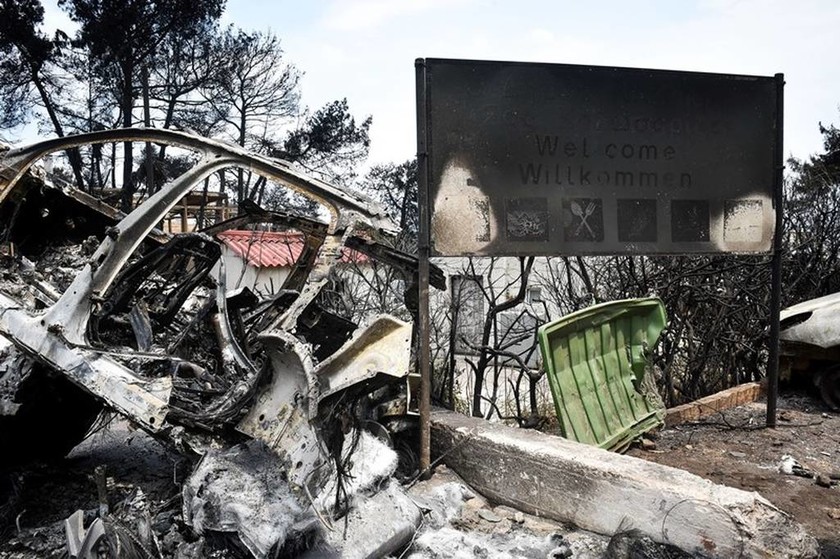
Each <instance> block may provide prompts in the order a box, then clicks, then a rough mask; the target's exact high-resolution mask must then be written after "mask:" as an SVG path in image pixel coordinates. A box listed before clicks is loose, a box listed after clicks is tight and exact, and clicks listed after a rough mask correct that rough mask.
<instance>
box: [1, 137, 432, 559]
mask: <svg viewBox="0 0 840 559" xmlns="http://www.w3.org/2000/svg"><path fill="white" fill-rule="evenodd" d="M124 141H138V142H154V143H156V144H160V145H167V146H175V147H177V148H180V149H184V150H186V151H188V152H189V153H191V154H192V158H193V161H194V165H193V166H192V167H191V168H190V169H189V170H187V171H186V172H184V173H182V174H181V175H180V176H179V177H177V178H175V179H174V180H172V181H170V182H169V183H168V184H166V185H164V186H163V187H161V188H160V189H159V190H158V191H157V192H154V193H150V195H149V197H148V198H147V199H146V200H145V201H143V202H142V203H140V204H138V205H137V206H136V208H135V209H133V211H131V212H130V213H128V215H125V216H122V215H121V214H120V212H118V211H117V210H115V209H114V208H112V207H110V206H108V205H106V204H104V203H103V202H102V201H100V200H98V199H95V198H93V197H91V196H89V195H88V194H86V193H84V192H81V191H79V190H77V189H74V188H73V187H70V186H67V185H63V186H59V185H58V184H57V183H53V182H51V180H50V178H49V177H48V176H46V175H45V174H44V172H43V169H41V168H39V167H38V166H37V165H36V162H38V161H39V160H41V159H42V158H43V157H44V156H45V155H47V154H50V153H55V152H62V151H64V150H68V149H72V148H75V147H79V146H89V145H98V144H102V143H106V142H124ZM226 168H229V169H237V170H238V169H244V170H247V171H248V172H251V173H255V174H256V175H258V176H260V177H265V178H267V179H269V180H272V181H276V182H277V183H280V184H283V185H284V186H286V187H288V188H290V189H292V190H294V191H296V192H298V193H299V194H301V195H303V196H304V197H306V198H308V199H311V200H313V201H315V202H317V203H319V204H321V205H322V206H323V207H325V208H326V209H327V210H328V212H329V221H328V223H324V222H321V221H318V220H316V219H313V218H311V217H306V216H301V215H295V214H293V213H285V212H276V211H266V210H263V209H261V208H260V207H258V206H256V204H249V203H243V204H241V205H240V207H239V211H238V213H237V215H236V216H235V217H232V218H230V219H226V220H218V221H216V222H214V223H212V224H209V225H208V226H206V227H203V228H201V229H199V230H196V231H192V232H182V233H176V234H172V235H168V234H166V233H164V232H163V231H162V230H161V229H160V227H159V226H160V224H161V223H162V221H163V220H164V219H165V217H166V215H167V214H168V212H170V211H171V210H172V209H173V207H175V206H176V204H178V203H179V201H180V200H182V199H183V198H184V197H185V196H186V195H188V194H189V193H190V192H191V191H193V189H195V188H196V187H197V186H198V185H200V184H201V183H202V182H203V181H205V179H207V178H208V177H209V176H211V175H212V174H214V173H217V172H219V171H220V170H223V169H226ZM266 225H267V226H271V227H277V228H281V229H282V228H287V229H294V230H296V231H299V232H301V233H303V235H304V239H305V241H304V249H303V251H302V252H301V255H300V257H299V258H298V260H297V262H296V263H295V265H294V266H293V267H292V269H291V270H290V272H289V274H288V276H287V277H286V278H285V280H284V282H283V285H282V286H281V287H280V289H278V290H277V291H275V292H273V293H271V294H269V295H268V296H266V295H265V294H260V293H255V292H253V291H252V290H249V289H247V288H243V289H235V290H233V289H229V288H228V282H227V281H226V275H225V263H224V259H223V258H221V243H220V241H219V238H218V235H220V234H222V233H224V232H225V231H228V230H233V229H242V228H254V227H255V226H266ZM394 232H395V230H394V227H393V224H392V223H391V222H390V221H389V220H388V219H387V218H386V217H385V215H384V213H383V212H382V211H381V210H380V209H379V208H378V207H377V206H376V205H375V204H374V203H372V202H371V201H369V200H366V199H364V198H363V197H361V196H359V195H356V194H353V193H350V192H348V191H345V190H343V189H340V188H338V187H335V186H332V185H330V184H327V183H325V182H322V181H320V180H317V179H314V178H312V177H309V176H307V175H305V174H303V173H302V172H300V171H299V170H297V169H296V168H295V167H293V166H292V165H291V164H289V163H287V162H284V161H281V160H276V159H271V158H266V157H262V156H258V155H254V154H252V153H249V152H247V151H245V150H242V149H240V148H238V147H236V146H231V145H228V144H225V143H222V142H217V141H213V140H209V139H205V138H202V137H200V136H197V135H194V134H190V133H185V132H176V131H169V130H152V129H124V130H112V131H104V132H96V133H90V134H83V135H79V136H75V137H67V138H61V139H56V140H49V141H45V142H40V143H37V144H34V145H31V146H27V147H21V148H7V149H5V151H3V152H0V260H2V266H0V444H2V448H3V451H2V459H0V461H2V466H3V467H5V468H9V467H14V466H20V465H21V464H26V463H28V462H31V461H34V460H40V459H47V458H53V457H60V456H63V455H64V454H66V453H67V452H68V451H69V450H70V449H71V448H73V446H75V445H76V444H77V443H78V442H79V441H80V440H82V439H83V438H84V436H85V434H86V433H87V432H88V430H89V429H90V427H91V425H93V424H94V422H95V421H96V419H97V417H99V416H100V414H101V413H102V412H103V410H108V411H114V412H117V413H119V414H120V415H122V416H124V417H125V418H127V419H128V420H130V421H131V422H132V423H133V424H135V425H136V426H138V427H140V428H142V429H143V430H145V431H146V432H148V433H150V434H152V435H153V436H154V437H155V438H156V439H158V440H159V441H163V442H164V443H165V444H167V445H169V446H171V447H173V448H177V449H178V450H179V452H181V453H183V454H184V455H185V456H187V457H188V458H190V460H191V463H193V464H194V469H193V470H192V473H191V474H190V476H189V478H188V479H187V480H186V481H185V482H184V483H183V492H182V503H183V504H182V507H183V516H184V521H185V522H186V523H187V524H188V525H189V526H191V527H192V528H193V530H194V531H195V532H196V534H198V535H202V534H205V533H210V532H214V533H223V534H229V535H230V536H231V539H235V540H236V542H237V545H239V546H240V548H241V549H242V550H247V553H249V554H250V555H252V556H254V557H277V556H288V555H290V554H292V553H293V552H292V551H291V550H293V549H300V546H301V545H302V544H300V542H301V541H303V542H311V541H312V540H313V539H315V537H314V536H313V534H319V533H320V534H321V535H322V536H323V537H324V539H327V540H329V543H330V545H332V546H333V547H334V548H335V549H336V550H337V551H338V552H339V553H344V554H345V555H347V553H345V551H347V550H346V549H345V550H342V546H343V545H350V544H346V543H345V542H348V541H353V542H354V543H353V544H352V546H353V547H354V554H362V555H359V556H365V555H364V554H363V553H365V552H364V549H363V548H364V547H365V546H367V547H368V548H369V552H374V551H375V552H376V553H390V552H391V551H393V548H394V546H398V545H401V543H402V541H401V540H400V539H399V538H395V537H394V535H393V534H390V533H388V534H385V533H384V532H382V531H381V530H380V532H379V533H376V532H374V533H367V532H366V533H364V534H362V533H361V532H359V531H361V530H363V529H367V530H370V524H371V518H367V519H365V522H362V523H361V524H364V526H366V527H367V528H361V527H359V528H358V530H357V527H355V525H354V524H353V522H352V518H358V515H356V516H354V515H353V514H351V509H352V508H353V507H356V508H358V507H364V506H365V502H367V501H372V500H376V499H380V501H381V503H380V506H379V507H378V508H376V507H374V510H377V511H379V512H378V514H381V515H383V518H387V519H388V521H389V522H390V523H392V524H394V523H395V522H394V519H395V517H396V516H406V515H405V514H403V513H400V512H398V511H404V510H405V509H406V507H405V506H404V505H403V504H401V501H400V500H401V499H407V497H405V496H404V495H403V494H402V493H401V491H400V489H399V486H397V485H395V484H394V485H389V486H388V487H387V489H385V490H383V491H382V492H380V494H379V495H382V496H380V497H377V495H378V494H376V493H375V491H373V490H372V489H371V488H372V487H374V486H376V487H379V485H380V484H381V483H382V480H383V479H385V478H388V477H390V476H391V474H393V472H394V469H395V468H396V467H397V458H396V454H394V457H395V458H394V459H392V460H379V461H378V462H377V463H376V464H374V465H370V464H366V463H364V460H362V459H355V458H354V456H355V455H357V454H358V455H361V454H363V453H365V452H367V453H369V454H373V455H377V454H381V451H380V448H379V446H378V445H382V446H384V443H383V442H382V441H383V440H386V441H387V440H392V441H393V440H398V439H400V438H401V437H402V438H403V439H404V440H405V441H409V442H410V441H411V440H412V437H413V436H414V433H413V430H412V428H413V427H414V423H413V412H412V408H413V403H412V398H413V397H414V382H415V380H416V378H415V376H414V375H413V374H410V371H411V370H412V368H413V367H412V326H411V324H410V323H408V322H404V321H402V320H399V319H397V318H394V317H392V316H388V315H380V316H376V317H373V318H371V319H370V320H368V321H367V322H366V323H365V324H363V325H360V326H357V325H356V324H353V323H351V322H349V321H348V320H346V319H344V318H341V317H338V316H335V315H334V314H333V313H331V312H329V310H327V309H325V308H323V307H322V306H321V305H320V303H319V294H320V293H321V291H322V290H323V289H324V287H325V285H326V284H327V282H328V279H329V275H330V271H331V270H332V269H333V268H334V267H335V266H336V265H337V264H338V263H339V262H340V260H341V258H342V255H343V254H344V253H345V252H346V251H348V250H352V251H355V252H357V253H361V254H364V255H366V257H368V258H370V259H373V260H376V261H377V262H380V263H383V264H384V265H387V266H391V267H393V268H394V269H395V270H397V271H399V273H400V274H401V275H402V277H403V278H404V280H405V285H406V286H407V288H406V293H407V295H408V296H407V300H408V301H409V305H408V306H411V305H410V300H411V297H412V295H413V294H412V292H411V291H412V289H413V286H416V283H415V282H416V273H417V272H416V264H417V262H416V259H414V258H413V257H411V256H409V255H406V254H404V253H402V252H400V251H398V250H395V249H394V248H392V247H391V246H389V244H388V242H387V241H388V238H389V235H391V234H393V233H394ZM65 245H69V246H65ZM57 252H61V253H62V254H63V260H61V261H56V260H55V259H56V256H55V255H56V253H57ZM68 255H69V256H68ZM68 258H69V259H70V261H71V264H72V263H75V264H78V269H73V267H72V265H70V266H68ZM432 284H433V285H435V286H436V287H438V288H442V287H443V276H442V274H441V273H440V272H439V271H437V270H435V271H434V272H433V277H432ZM371 425H373V426H374V428H370V426H371ZM371 431H372V432H375V433H376V434H377V435H378V436H373V435H370V432H371ZM392 446H394V445H393V444H392ZM411 446H412V445H411V444H403V445H402V447H403V448H406V449H408V450H409V453H408V455H407V456H403V457H402V458H401V460H402V462H401V463H400V465H401V466H404V467H406V468H407V470H411V467H412V465H413V464H412V457H411V456H410V449H411ZM365 447H367V448H365ZM362 469H364V471H362ZM234 489H235V490H234ZM354 495H356V497H355V498H354ZM359 495H364V498H362V497H359ZM371 514H373V513H371ZM408 517H409V518H405V519H404V522H405V523H408V524H409V525H411V524H413V525H416V523H418V522H419V513H418V514H417V515H416V517H415V515H413V514H410V515H408ZM337 518H343V520H342V524H343V527H342V529H341V530H338V529H331V528H330V526H331V523H332V522H333V521H334V520H335V519H337ZM348 519H350V520H348ZM348 522H349V524H348ZM374 524H375V522H374ZM396 524H398V522H397V523H396ZM354 530H357V532H358V533H355V534H354ZM325 533H326V535H324V534H325ZM359 542H364V545H360V544H359ZM295 546H297V547H295ZM370 550H373V551H370ZM348 556H350V555H348Z"/></svg>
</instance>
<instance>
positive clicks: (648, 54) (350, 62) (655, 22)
mask: <svg viewBox="0 0 840 559" xmlns="http://www.w3.org/2000/svg"><path fill="white" fill-rule="evenodd" d="M44 4H45V8H46V10H47V12H46V23H47V25H48V26H58V27H61V26H62V22H65V23H66V17H65V16H64V15H63V14H62V13H61V12H60V11H58V10H57V8H55V6H54V0H45V2H44ZM223 23H224V24H228V23H232V24H234V25H237V26H239V27H241V28H243V29H247V30H262V31H272V32H274V33H275V34H277V35H278V36H279V37H280V38H281V41H282V45H283V48H284V50H285V53H286V57H287V59H288V61H289V62H291V63H293V64H294V65H295V66H296V67H297V68H298V69H299V70H300V71H301V72H302V73H303V78H302V80H301V84H302V100H303V103H304V104H305V105H307V106H309V107H310V108H311V109H312V110H315V109H317V108H319V107H321V106H323V105H324V104H326V103H328V102H330V101H332V100H335V99H341V98H345V97H346V98H347V100H348V102H349V105H350V109H351V112H352V113H353V114H354V116H355V117H356V118H357V119H359V120H361V119H363V118H365V117H366V116H368V115H371V116H373V125H372V128H371V150H370V158H369V164H377V163H385V162H390V161H393V162H402V161H405V160H407V159H409V158H411V157H413V156H414V154H415V152H416V122H415V121H416V114H415V110H416V108H415V83H414V80H415V78H414V61H415V59H417V58H466V59H481V60H511V61H525V62H548V63H564V64H589V65H599V66H626V67H636V68H656V69H669V70H685V71H702V72H714V73H723V74H747V75H758V76H772V75H774V74H776V73H784V75H785V81H786V86H785V93H784V96H785V97H784V103H785V107H784V110H785V123H784V130H785V146H784V151H785V154H786V155H793V156H796V157H800V158H804V157H807V156H809V155H811V154H814V153H818V152H820V151H821V150H822V139H821V135H820V133H819V129H818V122H822V123H824V124H830V123H833V124H835V125H838V126H840V109H839V108H838V107H840V63H838V56H840V2H837V1H836V0H797V1H792V0H789V1H782V0H634V1H632V2H627V1H613V0H596V1H589V2H583V1H577V2H572V1H567V0H518V1H509V0H508V1H502V0H310V1H301V0H295V1H288V0H228V1H227V9H226V12H225V14H224V16H223ZM65 28H66V26H65Z"/></svg>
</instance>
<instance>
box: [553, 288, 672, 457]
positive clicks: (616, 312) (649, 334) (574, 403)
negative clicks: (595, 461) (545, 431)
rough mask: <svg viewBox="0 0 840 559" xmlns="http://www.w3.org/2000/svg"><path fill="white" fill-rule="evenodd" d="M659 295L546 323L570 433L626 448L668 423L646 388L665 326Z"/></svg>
mask: <svg viewBox="0 0 840 559" xmlns="http://www.w3.org/2000/svg"><path fill="white" fill-rule="evenodd" d="M666 324H667V319H666V316H665V306H664V305H663V304H662V301H660V300H659V299H656V298H645V299H626V300H623V301H613V302H610V303H603V304H600V305H595V306H593V307H589V308H588V309H583V310H581V311H577V312H574V313H572V314H569V315H566V316H564V317H562V318H560V319H558V320H556V321H554V322H551V323H548V324H545V325H544V326H542V327H540V329H539V332H538V336H539V342H540V351H541V352H542V356H543V363H544V364H545V372H546V376H547V378H548V384H549V386H550V387H551V393H552V396H553V397H554V406H555V408H556V410H557V419H558V421H559V423H560V430H561V433H562V435H563V436H564V437H566V438H568V439H572V440H576V441H578V442H581V443H586V444H591V445H596V446H599V447H601V448H605V449H608V450H616V451H622V450H624V449H626V448H627V446H629V445H630V443H631V442H632V441H633V440H634V439H636V438H637V437H639V436H640V435H641V434H642V433H645V432H647V431H649V430H651V429H653V428H655V427H657V426H660V425H662V423H663V420H664V417H665V409H664V406H663V405H662V402H661V400H659V399H658V398H657V397H652V395H651V396H649V397H646V396H644V395H643V389H642V381H643V379H644V375H645V368H646V365H647V357H648V355H649V354H650V350H651V349H652V348H653V346H654V345H655V344H656V341H657V340H658V339H659V334H660V333H661V332H662V330H663V329H664V328H665V326H666Z"/></svg>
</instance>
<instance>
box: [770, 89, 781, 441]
mask: <svg viewBox="0 0 840 559" xmlns="http://www.w3.org/2000/svg"><path fill="white" fill-rule="evenodd" d="M775 78H776V146H775V153H774V154H773V163H774V165H775V184H774V188H773V198H774V203H775V206H776V208H775V209H776V228H775V230H774V232H773V258H772V260H771V261H770V270H771V272H770V275H771V279H770V282H771V284H772V285H771V290H770V337H769V340H768V344H769V356H768V362H767V427H775V426H776V402H777V400H778V397H779V313H780V312H781V306H782V305H781V300H782V238H783V233H784V231H783V227H784V205H783V198H784V191H783V188H784V168H785V166H784V151H783V150H784V147H783V141H784V124H783V123H784V119H783V115H784V89H785V76H784V74H776V76H775Z"/></svg>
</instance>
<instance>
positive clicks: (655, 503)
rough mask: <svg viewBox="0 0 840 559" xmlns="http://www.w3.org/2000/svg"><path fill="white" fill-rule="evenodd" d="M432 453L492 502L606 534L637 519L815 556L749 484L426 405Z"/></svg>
mask: <svg viewBox="0 0 840 559" xmlns="http://www.w3.org/2000/svg"><path fill="white" fill-rule="evenodd" d="M432 452H433V455H434V456H436V457H442V459H443V462H445V463H446V465H447V466H449V467H450V468H452V469H453V470H454V471H455V472H456V473H458V474H459V475H460V476H461V477H463V478H464V480H465V481H466V482H467V483H469V484H470V485H471V486H472V487H473V488H474V489H475V490H476V491H478V492H480V493H482V494H483V495H484V496H485V497H487V498H488V499H490V500H491V501H495V502H497V503H500V504H505V505H510V506H513V507H516V508H518V509H520V510H522V511H524V512H527V513H530V514H534V515H537V516H544V517H547V518H551V519H553V520H559V521H563V522H571V523H573V524H575V525H576V526H579V527H580V528H583V529H586V530H590V531H592V532H596V533H599V534H604V535H608V536H609V535H612V534H614V533H616V532H617V531H621V530H627V529H631V528H635V529H638V530H640V531H641V532H642V533H644V534H646V535H648V536H650V537H651V538H652V539H653V540H655V541H658V542H662V543H668V544H671V545H675V546H678V547H679V548H681V549H683V550H685V551H687V552H689V553H692V554H695V555H696V556H698V557H721V558H731V557H790V558H794V557H798V558H805V557H817V555H818V547H817V542H816V540H815V539H814V538H813V537H811V536H810V535H809V534H807V533H806V532H805V531H804V530H803V528H802V527H801V526H800V525H798V524H797V523H796V522H794V521H793V520H792V519H791V517H790V516H788V515H787V514H785V513H784V512H782V511H780V510H779V509H777V508H776V507H775V506H773V505H772V504H771V503H770V502H769V501H767V500H766V499H764V498H763V497H761V495H759V494H758V493H755V492H746V491H741V490H739V489H734V488H731V487H727V486H724V485H717V484H714V483H712V482H711V481H709V480H705V479H703V478H701V477H699V476H696V475H693V474H690V473H688V472H685V471H683V470H679V469H676V468H671V467H668V466H662V465H659V464H655V463H652V462H646V461H644V460H641V459H638V458H633V457H629V456H623V455H620V454H615V453H612V452H607V451H605V450H601V449H599V448H596V447H593V446H588V445H582V444H580V443H576V442H573V441H569V440H566V439H563V438H560V437H554V436H550V435H546V434H543V433H539V432H537V431H532V430H528V429H517V428H513V427H507V426H504V425H500V424H496V423H490V422H487V421H484V420H482V419H477V418H472V417H466V416H463V415H460V414H456V413H454V412H449V411H445V410H435V411H434V412H433V413H432Z"/></svg>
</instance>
